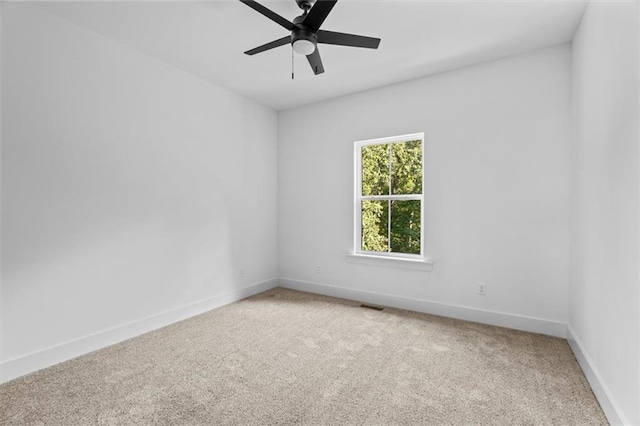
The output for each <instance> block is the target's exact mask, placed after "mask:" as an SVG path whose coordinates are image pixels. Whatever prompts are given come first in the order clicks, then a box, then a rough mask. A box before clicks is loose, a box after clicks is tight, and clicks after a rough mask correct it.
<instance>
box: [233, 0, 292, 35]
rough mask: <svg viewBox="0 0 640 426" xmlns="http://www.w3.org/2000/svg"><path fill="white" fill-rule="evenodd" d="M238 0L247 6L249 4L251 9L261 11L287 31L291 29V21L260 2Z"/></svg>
mask: <svg viewBox="0 0 640 426" xmlns="http://www.w3.org/2000/svg"><path fill="white" fill-rule="evenodd" d="M240 1H241V2H242V3H244V4H246V5H247V6H249V7H250V8H251V9H253V10H255V11H256V12H258V13H261V14H263V15H264V16H266V17H267V18H269V19H271V20H272V21H273V22H275V23H276V24H279V25H281V26H283V27H285V28H286V29H288V30H289V31H291V30H293V24H292V23H291V22H289V21H288V20H287V19H285V18H283V17H282V16H280V15H278V14H277V13H275V12H274V11H272V10H270V9H267V8H266V7H264V6H263V5H261V4H260V3H258V2H255V1H252V0H240Z"/></svg>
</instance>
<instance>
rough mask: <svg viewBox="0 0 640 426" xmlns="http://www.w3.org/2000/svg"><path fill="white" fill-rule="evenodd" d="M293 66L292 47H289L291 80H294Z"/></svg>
mask: <svg viewBox="0 0 640 426" xmlns="http://www.w3.org/2000/svg"><path fill="white" fill-rule="evenodd" d="M293 64H294V60H293V45H291V80H293V79H294V70H293Z"/></svg>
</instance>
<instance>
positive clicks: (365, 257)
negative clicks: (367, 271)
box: [347, 253, 433, 271]
mask: <svg viewBox="0 0 640 426" xmlns="http://www.w3.org/2000/svg"><path fill="white" fill-rule="evenodd" d="M347 261H348V262H350V263H362V264H365V265H373V266H386V267H391V268H402V269H413V270H417V271H433V261H432V260H427V259H406V258H403V257H390V256H376V255H371V254H357V253H347Z"/></svg>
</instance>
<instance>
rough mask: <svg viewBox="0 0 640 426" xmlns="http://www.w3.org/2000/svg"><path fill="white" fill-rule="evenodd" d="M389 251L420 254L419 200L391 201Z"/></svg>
mask: <svg viewBox="0 0 640 426" xmlns="http://www.w3.org/2000/svg"><path fill="white" fill-rule="evenodd" d="M391 251H392V252H394V253H407V254H420V200H394V201H392V202H391Z"/></svg>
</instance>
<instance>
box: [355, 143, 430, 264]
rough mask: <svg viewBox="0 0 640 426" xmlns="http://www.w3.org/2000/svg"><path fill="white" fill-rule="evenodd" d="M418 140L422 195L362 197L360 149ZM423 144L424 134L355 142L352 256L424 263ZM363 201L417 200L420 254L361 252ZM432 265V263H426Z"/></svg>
mask: <svg viewBox="0 0 640 426" xmlns="http://www.w3.org/2000/svg"><path fill="white" fill-rule="evenodd" d="M415 140H420V141H421V146H422V193H421V194H419V195H418V194H411V195H405V194H402V195H368V196H363V195H362V147H364V146H368V145H383V144H388V143H397V142H408V141H415ZM425 158H426V157H425V142H424V132H421V133H411V134H408V135H400V136H392V137H387V138H379V139H368V140H363V141H357V142H355V144H354V163H355V164H354V170H355V179H354V182H355V188H354V194H355V196H354V216H355V221H354V240H353V241H354V251H353V255H354V256H357V257H367V258H383V259H397V260H407V261H424V260H425V258H424V253H425V248H424V246H425V239H424V228H425V227H424V223H425V220H424V219H425V218H424V189H425V167H424V165H425ZM364 200H385V201H386V200H389V201H392V200H419V201H420V254H409V253H392V252H379V251H366V250H362V201H364ZM428 263H430V264H431V263H432V262H430V261H429V262H428Z"/></svg>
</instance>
